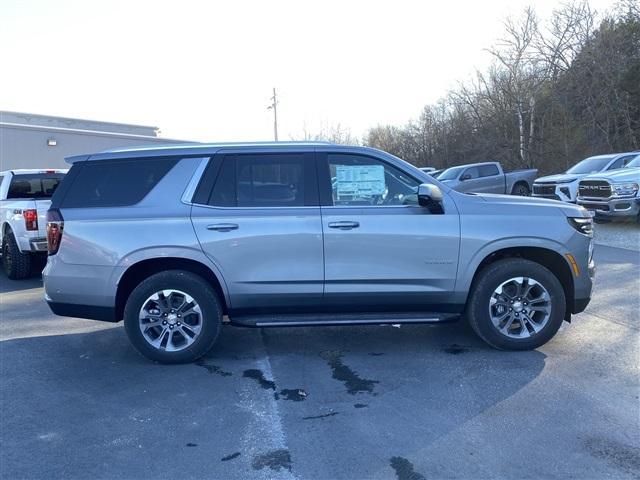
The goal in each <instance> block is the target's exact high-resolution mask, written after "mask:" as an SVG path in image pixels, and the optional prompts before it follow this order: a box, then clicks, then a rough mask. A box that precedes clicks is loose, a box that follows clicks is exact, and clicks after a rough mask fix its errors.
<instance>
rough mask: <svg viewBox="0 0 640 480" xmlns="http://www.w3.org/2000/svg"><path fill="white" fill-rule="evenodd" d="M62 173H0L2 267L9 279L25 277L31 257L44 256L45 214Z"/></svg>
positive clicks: (25, 171) (56, 171) (31, 260)
mask: <svg viewBox="0 0 640 480" xmlns="http://www.w3.org/2000/svg"><path fill="white" fill-rule="evenodd" d="M65 173H66V171H65V170H10V171H6V172H0V221H1V222H2V225H1V228H0V241H1V242H2V267H3V269H4V271H5V273H6V275H7V276H8V277H9V278H11V279H20V278H25V277H27V276H28V275H29V274H30V272H31V270H32V267H33V266H34V265H33V264H34V259H35V258H34V257H36V258H38V257H39V258H40V259H41V260H42V259H44V257H45V255H46V252H47V238H46V237H47V233H46V226H47V210H48V209H49V206H50V205H51V195H52V194H53V192H54V191H55V189H56V188H57V186H58V184H59V183H60V181H61V180H62V178H63V177H64V174H65Z"/></svg>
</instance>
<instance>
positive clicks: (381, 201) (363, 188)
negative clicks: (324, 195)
mask: <svg viewBox="0 0 640 480" xmlns="http://www.w3.org/2000/svg"><path fill="white" fill-rule="evenodd" d="M327 157H328V161H329V173H330V175H331V196H332V199H333V204H334V205H336V206H346V205H383V206H385V205H415V204H417V193H418V185H419V184H420V182H419V181H418V180H416V179H415V178H413V177H410V176H409V175H407V174H405V173H404V172H402V171H401V170H399V169H397V168H395V167H393V166H391V165H389V164H387V163H385V162H382V161H380V160H377V159H375V158H372V157H367V156H363V155H348V154H329V155H327Z"/></svg>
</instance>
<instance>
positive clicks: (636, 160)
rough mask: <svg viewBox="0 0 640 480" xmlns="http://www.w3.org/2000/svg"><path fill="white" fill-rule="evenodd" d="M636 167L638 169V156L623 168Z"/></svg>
mask: <svg viewBox="0 0 640 480" xmlns="http://www.w3.org/2000/svg"><path fill="white" fill-rule="evenodd" d="M638 167H640V155H638V156H637V157H635V158H634V159H633V160H631V161H630V162H629V163H627V166H626V167H625V168H638Z"/></svg>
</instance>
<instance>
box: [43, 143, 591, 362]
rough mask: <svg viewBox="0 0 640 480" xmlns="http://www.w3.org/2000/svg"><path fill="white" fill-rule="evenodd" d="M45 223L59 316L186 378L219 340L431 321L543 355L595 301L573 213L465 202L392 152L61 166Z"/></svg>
mask: <svg viewBox="0 0 640 480" xmlns="http://www.w3.org/2000/svg"><path fill="white" fill-rule="evenodd" d="M67 161H68V162H69V163H70V164H71V165H72V167H71V170H70V171H69V173H68V175H67V176H66V178H65V179H64V181H63V182H62V183H61V185H60V187H59V188H58V190H57V191H56V193H55V195H54V197H53V200H52V205H51V209H50V210H49V212H48V225H47V236H48V246H49V257H48V262H47V265H46V267H45V269H44V272H43V278H44V284H45V292H46V293H45V295H46V300H47V301H48V303H49V305H50V307H51V309H52V310H53V311H54V312H55V313H56V314H59V315H66V316H73V317H83V318H91V319H97V320H106V321H111V322H115V321H120V320H122V319H124V323H125V328H126V331H127V334H128V336H129V338H130V340H131V342H132V343H133V345H134V346H135V347H136V348H137V349H138V350H139V351H140V352H141V353H142V354H144V355H145V356H147V357H149V358H150V359H153V360H156V361H159V362H165V363H179V362H189V361H193V360H195V359H197V358H198V357H200V356H202V355H204V354H205V353H206V352H207V351H208V350H210V349H211V348H212V346H213V344H214V342H215V340H216V338H217V336H218V333H219V331H220V328H221V326H222V325H223V324H224V323H226V322H230V323H232V324H236V325H243V326H256V327H269V326H304V325H343V324H345V325H353V324H380V323H422V322H442V321H447V320H451V319H455V318H457V317H460V316H461V315H464V316H466V318H467V319H468V321H469V323H470V324H471V326H472V327H473V329H474V330H475V332H476V333H477V334H478V335H479V336H480V337H481V338H482V339H483V340H485V341H486V342H487V343H488V344H490V345H491V346H493V347H496V348H500V349H513V350H524V349H531V348H536V347H538V346H540V345H542V344H544V343H545V342H547V341H548V340H550V339H551V338H552V337H553V336H554V334H555V333H556V332H557V330H558V328H559V327H560V325H561V323H562V321H563V320H570V318H571V314H572V313H579V312H581V311H583V310H584V309H585V308H586V306H587V304H588V302H589V299H590V295H591V288H592V276H593V273H594V266H593V261H592V224H591V218H590V217H589V216H588V214H587V212H586V211H585V210H584V209H583V208H581V207H578V206H575V205H569V204H564V203H561V202H557V201H553V200H545V199H533V198H522V197H513V196H502V195H475V194H464V193H459V192H456V191H454V190H451V189H450V188H448V187H447V186H446V185H443V184H441V183H439V182H438V181H437V180H436V179H434V178H433V177H431V176H429V175H428V174H426V173H424V172H422V171H420V170H419V169H418V168H415V167H413V166H412V165H410V164H408V163H406V162H404V161H402V160H400V159H398V158H396V157H394V156H392V155H390V154H387V153H385V152H382V151H379V150H375V149H371V148H365V147H344V146H338V145H332V144H324V143H275V144H274V143H270V144H213V145H200V144H199V145H172V146H162V147H153V148H144V149H131V150H117V151H109V152H103V153H98V154H94V155H84V156H77V157H72V158H69V159H68V160H67Z"/></svg>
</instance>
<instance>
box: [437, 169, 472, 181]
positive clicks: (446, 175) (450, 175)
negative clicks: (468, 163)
mask: <svg viewBox="0 0 640 480" xmlns="http://www.w3.org/2000/svg"><path fill="white" fill-rule="evenodd" d="M465 168H466V167H453V168H447V169H446V170H445V171H444V172H442V173H441V174H439V175H438V177H437V178H438V180H454V179H456V178H458V175H460V172H462V170H464V169H465Z"/></svg>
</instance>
